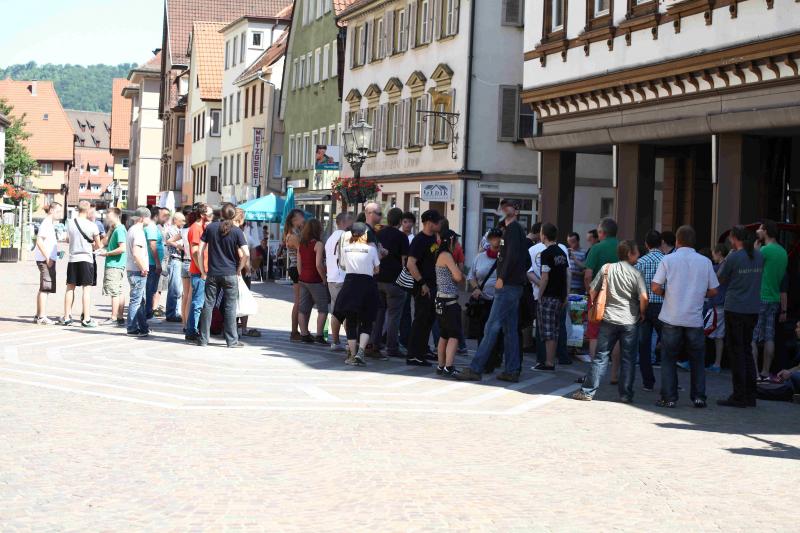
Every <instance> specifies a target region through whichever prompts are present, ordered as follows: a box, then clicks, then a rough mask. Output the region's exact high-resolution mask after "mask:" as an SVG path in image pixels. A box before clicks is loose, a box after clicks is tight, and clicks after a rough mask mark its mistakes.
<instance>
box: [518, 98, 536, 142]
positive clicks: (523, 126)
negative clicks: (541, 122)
mask: <svg viewBox="0 0 800 533" xmlns="http://www.w3.org/2000/svg"><path fill="white" fill-rule="evenodd" d="M535 130H536V113H534V111H533V107H531V105H530V104H525V103H522V102H520V104H519V128H518V130H517V140H522V139H527V138H529V137H533V136H534V134H535Z"/></svg>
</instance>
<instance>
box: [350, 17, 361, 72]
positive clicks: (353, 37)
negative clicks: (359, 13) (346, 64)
mask: <svg viewBox="0 0 800 533" xmlns="http://www.w3.org/2000/svg"><path fill="white" fill-rule="evenodd" d="M350 41H351V42H352V43H353V45H352V46H351V47H350V68H353V67H355V66H357V65H358V59H357V58H358V45H359V43H358V27H357V26H353V31H351V32H350Z"/></svg>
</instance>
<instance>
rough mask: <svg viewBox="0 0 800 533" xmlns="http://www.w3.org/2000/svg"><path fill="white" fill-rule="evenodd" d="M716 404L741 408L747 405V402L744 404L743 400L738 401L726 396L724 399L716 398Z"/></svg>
mask: <svg viewBox="0 0 800 533" xmlns="http://www.w3.org/2000/svg"><path fill="white" fill-rule="evenodd" d="M717 405H720V406H722V407H739V408H741V409H744V408H745V407H747V404H745V403H744V402H742V401H739V400H734V399H733V398H726V399H724V400H717Z"/></svg>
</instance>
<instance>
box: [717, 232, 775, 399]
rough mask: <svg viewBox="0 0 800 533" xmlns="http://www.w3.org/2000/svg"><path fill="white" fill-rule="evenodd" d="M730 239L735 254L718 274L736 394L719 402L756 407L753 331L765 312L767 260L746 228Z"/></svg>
mask: <svg viewBox="0 0 800 533" xmlns="http://www.w3.org/2000/svg"><path fill="white" fill-rule="evenodd" d="M728 240H729V241H730V243H731V247H732V248H733V251H732V252H731V253H729V254H728V257H726V258H725V261H723V263H722V266H721V267H720V269H719V271H718V272H717V277H718V278H719V280H720V282H721V283H722V282H724V283H727V285H728V287H727V289H726V291H725V330H726V332H727V335H726V336H725V345H726V347H727V349H728V358H729V360H730V365H731V381H732V384H733V392H732V393H731V395H730V396H729V397H728V398H725V399H720V400H717V405H721V406H724V407H755V406H756V361H755V359H754V358H753V347H752V341H753V330H754V329H755V327H756V322H758V313H759V312H760V309H761V284H762V279H761V278H762V274H763V270H764V258H763V256H762V255H761V252H760V251H758V250H754V249H753V241H752V239H751V238H750V235H749V234H748V232H747V230H746V229H745V228H744V227H743V226H736V227H734V228H733V229H731V233H730V236H729V237H728Z"/></svg>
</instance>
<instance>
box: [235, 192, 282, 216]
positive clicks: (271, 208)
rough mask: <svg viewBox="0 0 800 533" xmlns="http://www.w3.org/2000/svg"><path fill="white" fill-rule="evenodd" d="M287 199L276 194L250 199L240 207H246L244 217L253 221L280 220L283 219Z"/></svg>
mask: <svg viewBox="0 0 800 533" xmlns="http://www.w3.org/2000/svg"><path fill="white" fill-rule="evenodd" d="M285 204H286V200H284V199H283V198H281V197H280V196H275V195H274V194H268V195H266V196H262V197H261V198H255V199H253V200H249V201H247V202H245V203H243V204H240V205H239V207H240V208H241V209H244V219H245V220H248V221H252V222H280V221H281V220H283V213H284V205H285Z"/></svg>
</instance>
